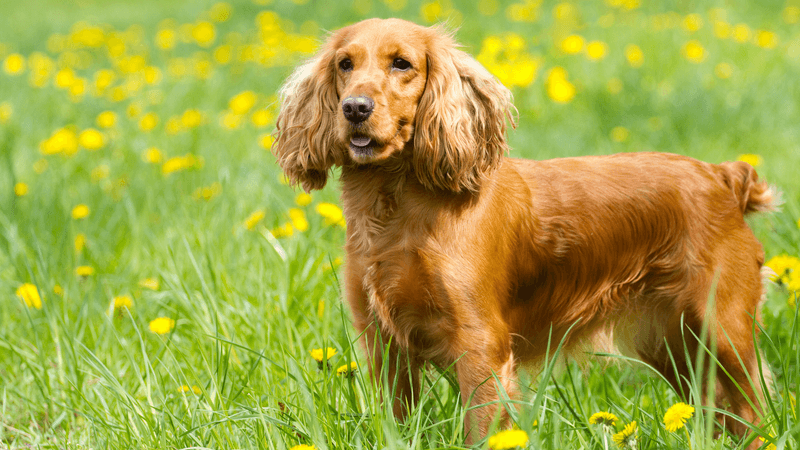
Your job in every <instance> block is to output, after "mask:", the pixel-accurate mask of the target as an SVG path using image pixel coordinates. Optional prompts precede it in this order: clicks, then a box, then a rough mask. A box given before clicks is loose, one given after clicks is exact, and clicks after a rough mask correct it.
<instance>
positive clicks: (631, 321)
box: [273, 19, 773, 441]
mask: <svg viewBox="0 0 800 450" xmlns="http://www.w3.org/2000/svg"><path fill="white" fill-rule="evenodd" d="M281 99H282V106H281V111H280V115H279V117H278V120H277V130H276V135H277V139H276V141H275V143H274V148H273V151H274V153H275V154H276V155H277V159H278V162H279V163H280V165H281V167H282V168H283V171H284V172H285V174H286V175H287V176H288V177H289V179H290V180H291V181H292V182H293V183H294V184H301V185H302V187H303V189H305V190H306V191H310V190H313V189H321V188H322V187H323V186H325V183H326V181H327V178H328V175H329V174H330V171H331V168H332V167H333V166H337V167H340V168H341V186H342V205H343V210H344V214H345V217H346V219H347V241H346V244H345V249H346V252H347V258H346V268H345V277H344V281H345V295H346V298H347V301H348V303H349V304H350V308H351V310H352V315H353V320H354V322H355V327H356V329H357V330H358V331H359V332H362V331H363V332H364V334H363V342H364V344H365V347H366V350H367V352H368V353H369V355H370V357H371V358H370V359H371V361H372V362H373V365H372V367H371V370H372V373H373V374H379V373H381V367H382V363H384V362H386V364H387V365H389V367H388V368H387V369H386V370H388V373H389V379H390V380H394V382H396V383H397V390H396V400H395V404H394V412H395V414H396V415H397V416H400V417H402V416H403V415H404V414H405V413H406V412H407V408H408V407H409V405H412V404H414V402H415V400H416V399H417V396H418V395H419V380H418V377H419V375H418V372H419V369H420V365H421V364H423V363H424V362H425V361H432V362H434V363H435V364H438V365H440V366H442V367H447V366H450V365H453V366H454V367H455V371H456V373H457V378H458V383H459V386H460V390H461V397H462V401H463V402H464V404H465V405H467V404H469V405H471V406H472V407H471V409H470V410H469V412H468V413H467V419H466V424H465V429H466V434H467V440H468V441H474V440H476V439H477V438H478V437H479V436H483V435H484V434H485V433H486V432H487V430H488V427H489V426H490V425H491V422H492V420H493V418H494V417H495V414H500V415H502V414H503V408H502V407H501V406H500V405H499V403H500V402H498V400H499V398H500V397H499V392H500V388H501V387H502V390H504V391H505V392H506V393H508V395H510V396H511V398H514V397H515V395H518V389H517V387H516V386H515V384H516V382H515V379H516V375H515V372H516V370H517V366H518V365H520V364H521V363H523V362H535V361H540V360H541V359H542V358H543V357H544V355H546V354H547V353H548V351H550V352H551V353H550V354H552V351H553V350H554V348H553V347H555V346H556V345H557V344H558V343H560V342H562V341H563V343H564V345H565V346H566V348H567V349H583V348H584V347H582V346H581V345H582V344H581V342H586V341H589V342H594V343H597V342H601V343H602V342H612V341H613V342H614V344H615V347H614V348H616V349H620V350H621V351H626V352H629V353H630V354H633V355H635V356H636V357H637V358H639V359H641V360H642V361H644V362H646V363H647V364H649V365H651V366H652V367H654V368H655V369H656V370H658V371H660V372H661V374H662V375H663V376H664V377H665V378H666V379H668V380H669V381H670V382H671V383H672V384H673V386H674V387H675V388H676V389H677V390H678V391H682V392H683V393H684V394H688V392H689V391H688V389H687V387H688V386H687V385H686V383H687V380H688V379H691V377H690V376H689V371H690V367H691V365H692V364H693V363H694V357H695V355H696V354H697V352H698V351H704V350H703V349H705V348H707V347H709V344H710V342H709V341H714V343H715V344H714V345H715V346H716V361H717V362H718V364H719V366H720V367H721V369H720V370H718V371H717V374H718V377H717V383H716V384H717V386H716V391H717V397H718V398H711V399H706V398H704V399H702V401H704V402H706V403H711V402H714V401H722V400H725V401H727V404H729V408H728V409H729V411H730V412H732V413H734V414H736V415H738V416H739V417H741V418H742V419H744V420H746V421H748V422H757V420H758V415H759V407H758V405H759V401H760V399H762V398H763V397H762V392H761V391H762V389H761V387H760V383H759V381H758V380H759V371H758V368H757V352H758V350H757V348H756V347H755V346H754V342H753V330H754V329H755V330H757V329H758V327H757V326H754V321H757V320H758V304H759V302H760V300H761V298H762V296H763V295H764V290H763V286H762V275H761V272H762V270H761V269H762V265H763V262H764V253H763V250H762V248H761V244H760V243H759V242H758V241H757V240H756V238H755V236H754V235H753V232H752V231H751V230H750V228H749V227H748V225H747V224H746V223H745V220H744V217H745V216H746V215H747V214H748V213H751V212H754V211H765V210H770V209H771V208H772V203H773V193H772V191H771V190H770V189H769V188H768V186H767V185H766V184H765V183H763V182H759V181H758V177H757V175H756V173H755V171H754V170H753V168H752V167H750V166H749V165H748V164H746V163H743V162H726V163H722V164H708V163H704V162H700V161H697V160H695V159H691V158H688V157H684V156H678V155H673V154H664V153H637V154H619V155H611V156H599V157H577V158H564V159H555V160H548V161H530V160H522V159H513V158H508V157H505V156H504V153H506V151H507V149H508V146H507V143H506V124H507V123H510V124H511V125H514V126H515V123H514V112H515V109H514V106H513V105H512V102H511V93H510V92H509V90H508V89H506V88H505V87H504V86H503V85H502V84H501V83H500V82H499V81H498V80H497V79H496V78H495V77H493V76H492V75H490V74H489V73H488V72H487V71H486V70H485V69H484V68H483V67H482V66H481V65H480V64H479V63H477V62H476V61H475V60H474V59H473V58H471V57H470V56H469V55H467V54H466V53H464V52H463V51H461V50H459V49H458V47H457V45H456V44H455V43H454V41H453V39H452V37H451V35H449V34H447V33H444V32H442V30H441V29H440V28H437V27H433V28H425V27H421V26H418V25H415V24H413V23H409V22H406V21H403V20H399V19H388V20H379V19H371V20H365V21H363V22H359V23H356V24H354V25H351V26H348V27H345V28H342V29H340V30H338V31H337V32H335V33H333V34H332V35H331V36H330V37H329V38H328V40H327V42H326V43H325V44H324V45H323V46H322V47H321V48H320V50H319V52H318V54H317V55H316V56H315V57H314V58H312V59H311V60H310V61H308V62H307V63H305V64H304V65H302V66H301V67H299V68H298V69H296V71H295V72H294V73H293V74H292V75H291V77H290V78H289V79H288V80H287V81H286V83H285V85H284V86H283V88H282V90H281ZM710 299H711V300H710ZM709 305H711V308H709ZM704 326H708V327H709V332H708V335H709V339H707V340H706V341H705V342H700V341H699V340H698V339H699V337H700V336H703V335H704V334H703V327H704ZM381 342H382V343H384V344H385V343H388V342H391V344H389V345H387V346H386V347H384V346H381V345H380V344H379V343H381ZM548 343H549V344H548ZM376 344H377V345H376ZM548 345H550V346H551V348H548ZM687 357H688V360H687ZM708 360H709V358H706V361H708ZM707 365H708V363H707V364H706V366H707ZM707 368H708V367H706V369H707ZM498 382H499V383H500V384H501V385H502V386H498ZM703 391H704V392H706V391H707V390H706V389H704V390H703ZM727 426H728V427H729V428H730V429H731V430H732V431H733V432H734V433H736V434H738V435H744V434H745V433H746V431H747V427H746V426H745V425H744V424H742V423H741V422H739V421H735V420H730V419H729V420H728V421H727Z"/></svg>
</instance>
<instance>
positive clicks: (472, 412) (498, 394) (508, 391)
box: [456, 339, 517, 444]
mask: <svg viewBox="0 0 800 450" xmlns="http://www.w3.org/2000/svg"><path fill="white" fill-rule="evenodd" d="M505 341H506V342H509V341H510V339H505ZM456 372H457V374H458V383H459V386H460V389H461V400H462V402H463V404H464V407H465V408H467V413H466V418H465V420H464V435H465V437H466V442H467V444H473V443H475V442H477V441H478V440H480V439H481V438H482V437H484V436H486V433H487V432H488V431H489V427H490V426H491V425H492V422H493V421H494V420H495V419H497V418H499V420H500V426H501V427H503V426H506V425H508V423H507V422H508V413H507V411H506V407H510V406H509V405H503V404H502V402H501V398H510V399H512V400H513V399H514V398H515V397H516V396H517V389H516V363H515V360H514V354H513V353H512V351H511V348H510V345H507V344H505V343H499V344H498V345H487V346H484V347H481V348H477V349H474V350H468V351H467V352H466V353H464V354H463V356H462V357H461V358H460V359H459V360H458V362H456ZM498 381H499V384H498Z"/></svg>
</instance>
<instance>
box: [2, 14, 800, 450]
mask: <svg viewBox="0 0 800 450" xmlns="http://www.w3.org/2000/svg"><path fill="white" fill-rule="evenodd" d="M691 5H693V3H692V2H684V1H667V2H640V1H639V0H606V1H605V2H601V1H594V2H589V1H575V2H574V3H570V2H565V3H551V2H546V3H542V2H539V1H531V2H521V3H511V2H501V1H498V0H480V1H478V2H466V1H465V2H460V1H459V2H455V1H448V0H444V1H438V2H420V1H419V0H357V1H356V2H354V3H352V4H345V3H342V4H339V3H334V2H321V1H314V0H295V2H294V3H292V2H290V1H288V0H252V1H245V0H242V1H235V2H234V1H231V3H215V2H214V1H213V0H211V1H207V0H202V1H196V2H179V1H154V0H143V1H140V2H136V3H134V2H123V1H121V0H69V1H54V0H32V1H29V2H15V3H11V2H4V3H3V4H2V6H0V10H2V14H0V449H5V448H10V449H17V448H25V449H27V448H58V449H87V448H91V449H100V448H114V449H117V448H159V449H167V448H170V449H171V448H219V449H227V448H265V449H291V448H293V447H296V448H300V449H302V448H305V447H298V446H301V445H308V446H313V447H314V448H316V449H350V448H356V449H360V448H369V449H372V448H376V449H384V448H386V449H395V448H415V449H434V448H458V447H463V429H462V421H463V414H464V412H463V410H462V408H461V405H460V400H459V397H458V390H457V389H454V387H453V385H454V383H455V381H454V380H455V379H454V375H453V373H452V372H451V371H447V370H441V371H440V370H436V369H429V371H428V374H427V375H428V376H427V378H426V382H425V386H424V388H423V389H424V390H423V392H424V395H423V400H422V401H421V404H419V405H417V407H416V408H415V409H414V411H413V412H412V414H411V416H410V417H409V418H408V420H406V421H405V422H403V423H397V422H395V420H394V418H393V417H392V415H391V408H390V407H389V408H388V409H387V407H386V406H384V404H382V403H381V402H380V401H378V397H379V396H380V395H379V394H378V393H377V392H378V391H377V390H376V388H375V387H374V386H373V385H372V384H371V382H370V380H369V379H368V377H366V370H363V371H362V369H361V367H366V359H365V356H364V355H363V353H362V352H361V349H360V347H359V345H358V343H357V338H358V336H356V335H355V331H354V330H353V328H352V326H351V325H350V322H349V318H348V314H349V313H348V311H347V310H346V308H344V306H343V304H342V302H341V300H340V299H341V285H340V281H339V278H338V275H337V274H338V272H339V269H338V267H339V265H340V264H341V262H342V259H343V257H344V255H343V250H342V245H343V242H344V226H343V224H342V222H341V218H340V217H339V216H338V215H339V214H340V213H341V212H340V210H339V209H338V207H337V206H336V205H337V203H338V187H337V185H336V183H335V182H334V183H329V185H328V187H326V188H325V189H324V190H323V191H320V192H314V193H313V194H312V195H311V196H307V195H299V194H300V191H299V190H296V189H293V188H292V187H290V186H288V185H286V183H285V181H284V180H283V177H282V175H281V173H280V169H279V167H278V166H277V164H276V162H275V158H274V156H272V154H271V153H270V152H269V146H270V144H271V142H272V138H271V137H270V133H271V132H272V131H273V128H274V123H275V118H276V116H277V112H278V110H279V104H278V101H277V98H276V91H277V89H278V87H279V86H280V84H281V82H282V80H283V79H284V78H285V77H286V76H287V75H288V74H289V73H290V71H291V69H292V68H293V67H294V66H295V65H297V64H298V63H299V62H300V61H302V60H303V59H304V58H307V57H309V56H310V55H311V54H313V52H314V50H315V48H316V47H317V45H318V44H319V42H320V40H321V39H324V36H325V30H334V29H337V28H339V27H341V26H344V25H346V24H349V23H352V22H355V21H358V20H360V19H363V18H368V17H391V16H396V17H402V18H406V19H409V20H412V21H415V22H417V23H422V24H433V23H435V22H445V21H446V22H447V23H448V24H449V26H450V27H451V28H456V27H458V32H457V38H458V40H459V41H460V42H462V43H463V44H464V48H465V50H467V51H468V52H469V53H471V54H473V55H475V56H476V57H478V59H479V60H480V61H481V62H482V63H484V64H485V65H486V66H487V67H488V68H489V69H490V70H491V71H492V72H493V73H495V74H496V75H497V76H498V78H500V79H501V81H503V82H504V83H505V84H506V85H508V86H509V87H511V88H512V90H513V92H514V96H515V104H516V105H517V107H518V108H519V113H520V123H519V126H518V128H517V130H515V131H511V133H510V141H511V145H512V147H513V150H512V155H513V156H521V157H526V158H535V159H546V158H553V157H561V156H574V155H589V154H607V153H614V152H632V151H645V150H648V151H653V150H654V151H663V152H673V153H681V154H685V155H690V156H693V157H696V158H699V159H702V160H706V161H709V162H721V161H724V160H733V159H737V158H741V159H745V160H747V161H748V162H750V163H751V164H754V165H756V166H757V170H758V172H759V174H760V176H761V177H762V178H765V179H767V180H768V181H769V182H770V183H771V184H774V185H775V186H776V187H777V188H779V189H780V190H781V191H782V192H783V201H784V203H783V206H782V208H781V211H780V212H777V213H774V214H768V215H762V216H759V217H755V218H753V220H752V221H751V224H752V227H753V229H754V230H755V232H756V235H757V236H758V237H759V239H760V240H761V241H762V242H763V243H764V247H765V251H766V253H767V258H768V259H769V260H770V266H771V267H772V268H773V269H775V270H776V271H777V272H779V274H778V275H779V279H778V282H777V283H773V284H771V285H770V286H769V288H768V299H767V302H766V304H765V305H764V309H763V325H764V333H763V334H762V336H761V339H760V346H761V348H762V349H763V353H764V356H765V361H764V364H765V366H769V367H770V368H771V370H772V372H773V373H774V386H773V388H774V392H773V394H772V395H771V398H770V401H769V404H768V405H767V409H766V417H765V418H764V421H763V422H762V424H761V426H760V427H759V429H758V432H759V434H760V435H761V436H762V438H763V440H764V448H767V446H768V445H769V446H770V447H769V448H777V449H783V448H786V449H797V448H800V438H798V436H800V421H798V419H800V417H798V415H799V414H800V411H798V409H797V408H796V401H795V399H796V398H797V396H798V391H800V385H799V384H798V383H799V382H800V349H798V339H799V338H800V336H799V333H798V327H800V322H799V321H798V320H797V307H796V305H797V302H795V301H794V294H792V290H793V289H800V260H798V259H797V257H800V220H798V219H800V177H798V173H799V172H798V170H799V168H800V83H798V80H799V79H800V8H798V6H800V4H798V3H792V2H791V1H790V2H788V3H786V4H784V2H783V1H782V0H781V1H776V0H766V1H762V2H745V1H738V0H737V1H725V2H723V1H709V2H704V4H703V5H702V7H696V8H695V7H693V6H691ZM327 347H331V348H332V349H335V351H336V353H335V355H333V356H332V357H331V358H330V360H329V362H328V364H327V365H318V364H317V362H316V361H314V359H313V358H312V355H311V351H312V350H313V349H317V348H327ZM331 353H332V351H329V352H328V356H330V355H331ZM615 360H616V359H615V358H611V357H603V356H598V357H597V358H593V359H591V360H590V361H589V362H587V363H586V365H585V366H583V367H579V366H578V365H576V364H569V365H566V366H563V367H561V368H559V369H558V370H555V371H553V372H550V371H549V370H546V371H545V372H544V373H542V374H532V373H527V374H526V373H525V372H523V374H522V380H523V381H524V385H523V387H522V389H521V390H522V392H523V399H522V401H521V404H520V405H519V409H518V412H517V413H516V415H515V423H516V426H517V427H518V428H519V429H520V430H522V431H523V432H525V433H526V435H527V438H528V440H529V442H528V444H527V448H533V449H539V448H544V449H567V448H570V449H572V448H575V449H578V448H580V449H583V448H592V449H602V448H614V447H617V444H615V443H614V442H613V441H612V439H611V436H612V435H613V434H615V433H618V432H621V431H623V430H624V428H625V427H626V425H629V424H630V423H631V422H633V421H635V422H636V427H635V434H632V435H631V438H635V439H634V440H635V442H631V440H630V439H629V440H628V441H627V444H623V445H626V446H628V447H631V448H640V449H662V448H676V449H684V448H692V449H708V448H717V449H734V448H744V447H745V446H746V445H747V442H740V441H739V440H738V439H736V438H732V437H730V436H727V435H726V434H725V433H724V432H723V433H722V436H719V432H721V431H722V429H721V428H719V427H718V426H715V424H714V411H713V410H709V409H707V408H704V407H702V406H701V405H699V404H696V405H695V407H696V410H695V412H694V414H693V415H692V417H691V418H690V419H689V420H688V422H687V423H686V425H685V427H684V428H681V429H679V430H677V431H674V432H670V431H667V430H666V429H665V424H664V423H663V418H664V414H665V412H666V410H667V409H668V408H669V407H670V406H671V405H673V404H675V403H676V402H679V401H681V400H680V398H679V397H678V396H677V395H676V394H675V392H673V391H672V389H671V388H670V387H669V385H668V384H667V383H665V382H664V381H663V380H661V379H660V378H658V377H657V376H654V374H653V373H652V371H650V370H648V369H647V368H646V367H644V366H643V365H641V364H637V363H635V362H634V363H632V364H616V363H614V361H615ZM609 361H611V362H609ZM351 362H356V364H357V365H358V366H359V369H356V370H355V371H354V372H353V373H352V374H351V375H346V374H337V368H339V367H340V366H344V365H348V364H350V363H351ZM320 366H322V367H323V369H322V370H321V369H320V368H319V367H320ZM546 367H548V368H549V366H546ZM697 385H698V384H697V383H695V386H697ZM599 411H607V412H610V413H612V414H614V415H615V416H616V417H617V418H618V419H617V420H616V421H615V424H614V425H609V426H602V425H596V424H590V423H589V418H590V416H591V415H592V414H594V413H596V412H599ZM631 430H634V428H633V427H628V431H629V432H631V433H634V431H631ZM753 439H758V438H755V437H753ZM757 442H761V441H757ZM510 445H511V444H509V446H510ZM481 446H482V448H486V447H487V446H488V443H485V442H482V443H481ZM495 447H496V448H503V446H502V445H500V444H495Z"/></svg>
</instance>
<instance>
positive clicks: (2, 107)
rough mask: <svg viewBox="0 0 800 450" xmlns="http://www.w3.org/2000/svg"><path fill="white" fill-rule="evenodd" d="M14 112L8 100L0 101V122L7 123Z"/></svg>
mask: <svg viewBox="0 0 800 450" xmlns="http://www.w3.org/2000/svg"><path fill="white" fill-rule="evenodd" d="M13 113H14V107H12V106H11V103H9V102H2V103H0V123H7V122H8V121H9V120H10V119H11V115H12V114H13Z"/></svg>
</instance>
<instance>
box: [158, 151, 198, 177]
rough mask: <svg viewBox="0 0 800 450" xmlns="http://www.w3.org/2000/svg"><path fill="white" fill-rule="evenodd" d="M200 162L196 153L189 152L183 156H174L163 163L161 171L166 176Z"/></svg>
mask: <svg viewBox="0 0 800 450" xmlns="http://www.w3.org/2000/svg"><path fill="white" fill-rule="evenodd" d="M198 164H199V160H198V159H197V158H195V157H194V155H192V154H190V153H187V154H186V155H183V156H174V157H172V158H170V159H168V160H166V161H164V164H162V165H161V173H162V174H163V175H164V176H169V175H171V174H173V173H175V172H180V171H182V170H186V169H191V168H192V167H195V166H196V165H198Z"/></svg>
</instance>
